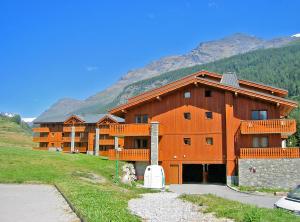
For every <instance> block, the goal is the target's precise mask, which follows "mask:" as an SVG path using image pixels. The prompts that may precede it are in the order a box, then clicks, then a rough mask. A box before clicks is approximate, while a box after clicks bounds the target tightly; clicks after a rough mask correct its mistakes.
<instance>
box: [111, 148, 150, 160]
mask: <svg viewBox="0 0 300 222" xmlns="http://www.w3.org/2000/svg"><path fill="white" fill-rule="evenodd" d="M108 159H110V160H115V159H116V151H115V150H114V149H109V150H108ZM119 160H126V161H149V160H150V150H149V149H122V151H119Z"/></svg>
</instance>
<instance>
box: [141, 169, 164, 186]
mask: <svg viewBox="0 0 300 222" xmlns="http://www.w3.org/2000/svg"><path fill="white" fill-rule="evenodd" d="M144 187H145V188H155V189H162V188H164V187H165V172H164V169H163V168H162V166H159V165H150V166H147V167H146V170H145V174H144Z"/></svg>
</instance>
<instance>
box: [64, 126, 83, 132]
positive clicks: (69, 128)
mask: <svg viewBox="0 0 300 222" xmlns="http://www.w3.org/2000/svg"><path fill="white" fill-rule="evenodd" d="M86 129H87V128H86V127H85V126H75V132H84V131H85V130H86ZM63 131H64V132H72V127H71V126H66V127H64V128H63Z"/></svg>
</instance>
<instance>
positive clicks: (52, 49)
mask: <svg viewBox="0 0 300 222" xmlns="http://www.w3.org/2000/svg"><path fill="white" fill-rule="evenodd" d="M299 11H300V1H296V0H295V1H289V0H286V1H283V0H282V1H281V0H277V1H275V0H273V1H258V0H251V1H233V0H227V1H225V0H223V1H221V0H201V1H200V0H195V1H193V0H172V1H171V0H170V1H167V0H164V1H161V0H160V1H159V0H151V1H149V0H136V1H133V0H127V1H124V0H119V1H114V0H112V1H100V0H98V1H92V0H82V1H79V0H64V1H61V0H58V1H56V0H49V1H47V0H44V1H42V0H37V1H31V0H27V1H23V0H22V1H21V0H20V1H15V0H1V1H0V77H1V85H0V111H6V112H15V113H20V114H21V115H22V116H24V117H34V116H37V115H39V114H40V113H41V112H42V111H44V110H45V109H46V108H48V107H49V106H50V105H51V104H53V103H54V102H55V101H57V100H58V99H60V98H63V97H73V98H77V99H84V98H86V97H88V96H90V95H92V94H94V93H96V92H99V91H101V90H102V89H105V88H106V87H108V86H109V85H111V84H113V83H114V82H116V81H117V80H118V79H119V78H120V77H121V75H123V74H124V73H126V72H127V71H128V70H130V69H133V68H137V67H141V66H144V65H145V64H147V63H148V62H150V61H152V60H154V59H158V58H160V57H162V56H167V55H173V54H181V53H185V52H187V51H189V50H191V49H192V48H194V47H196V46H197V45H198V44H199V42H202V41H207V40H213V39H218V38H221V37H224V36H226V35H230V34H233V33H236V32H244V33H248V34H252V35H256V36H259V37H262V38H272V37H278V36H288V35H291V34H295V33H299V32H300V18H299V17H300V16H299Z"/></svg>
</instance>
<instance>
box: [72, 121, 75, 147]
mask: <svg viewBox="0 0 300 222" xmlns="http://www.w3.org/2000/svg"><path fill="white" fill-rule="evenodd" d="M71 129H72V131H71V153H74V152H75V126H72V128H71Z"/></svg>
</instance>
